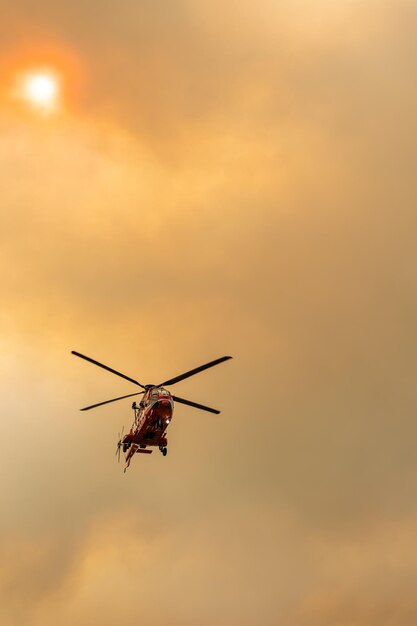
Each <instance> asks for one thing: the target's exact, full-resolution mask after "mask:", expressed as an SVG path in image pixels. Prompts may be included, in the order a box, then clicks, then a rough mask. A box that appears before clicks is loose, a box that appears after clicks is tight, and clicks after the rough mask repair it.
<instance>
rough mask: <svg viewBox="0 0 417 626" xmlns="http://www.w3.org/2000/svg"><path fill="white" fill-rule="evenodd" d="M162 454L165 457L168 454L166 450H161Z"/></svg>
mask: <svg viewBox="0 0 417 626" xmlns="http://www.w3.org/2000/svg"><path fill="white" fill-rule="evenodd" d="M162 454H163V455H164V456H166V455H167V454H168V448H162Z"/></svg>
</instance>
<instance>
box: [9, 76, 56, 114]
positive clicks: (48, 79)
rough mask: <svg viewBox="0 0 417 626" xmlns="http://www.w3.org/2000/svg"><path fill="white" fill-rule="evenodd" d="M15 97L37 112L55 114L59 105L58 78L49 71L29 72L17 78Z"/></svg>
mask: <svg viewBox="0 0 417 626" xmlns="http://www.w3.org/2000/svg"><path fill="white" fill-rule="evenodd" d="M16 95H17V96H18V97H19V99H21V100H23V101H24V102H26V103H27V104H29V105H31V106H32V107H33V108H34V109H37V110H38V111H39V112H42V113H53V112H56V111H57V110H58V108H59V105H60V96H61V81H60V78H59V76H58V75H57V74H56V73H55V72H53V71H51V70H34V71H29V72H27V73H25V74H22V75H21V76H19V79H18V85H17V89H16Z"/></svg>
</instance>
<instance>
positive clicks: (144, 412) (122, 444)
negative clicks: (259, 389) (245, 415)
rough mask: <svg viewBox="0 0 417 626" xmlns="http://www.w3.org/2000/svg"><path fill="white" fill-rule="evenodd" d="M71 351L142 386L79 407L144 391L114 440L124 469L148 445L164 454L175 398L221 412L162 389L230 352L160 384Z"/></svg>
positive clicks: (94, 405)
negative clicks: (147, 382) (129, 420)
mask: <svg viewBox="0 0 417 626" xmlns="http://www.w3.org/2000/svg"><path fill="white" fill-rule="evenodd" d="M72 354H75V356H78V357H80V358H81V359H84V360H85V361H89V362H90V363H93V364H94V365H98V367H102V368H103V369H105V370H107V371H108V372H111V373H112V374H116V376H120V377H121V378H124V379H125V380H128V381H129V382H131V383H134V384H135V385H138V386H139V387H142V389H143V391H138V392H136V393H129V394H128V395H126V396H119V397H118V398H112V399H111V400H105V401H104V402H98V403H97V404H92V405H90V406H86V407H84V408H83V409H80V410H81V411H88V410H90V409H94V408H96V407H97V406H102V405H103V404H109V403H110V402H116V401H117V400H123V399H124V398H131V397H132V396H138V395H142V394H143V398H142V400H141V401H140V403H139V405H137V404H136V402H133V404H132V409H133V412H134V416H135V417H134V421H133V424H132V427H131V429H130V432H129V433H127V434H126V435H125V436H123V431H122V433H121V435H120V436H119V441H118V443H117V448H116V455H117V456H118V459H119V460H120V450H121V449H123V452H124V453H125V455H126V457H125V458H126V466H125V469H124V471H126V470H127V468H128V467H129V465H130V461H131V460H132V457H133V455H134V454H135V453H141V454H151V453H152V450H150V449H149V448H151V447H155V446H158V448H159V450H160V451H161V453H162V454H163V456H166V455H167V452H168V448H167V445H168V441H167V436H166V431H167V428H168V426H169V424H170V423H171V420H172V415H173V412H174V401H175V402H180V403H181V404H187V405H188V406H193V407H195V408H196V409H202V410H203V411H209V412H210V413H216V414H219V413H220V411H218V410H217V409H211V408H210V407H208V406H204V405H203V404H197V403H196V402H191V400H184V398H179V397H178V396H173V395H171V393H170V392H169V391H168V390H167V389H165V387H166V386H168V385H174V384H175V383H178V382H180V380H184V379H185V378H189V377H190V376H194V374H198V373H199V372H202V371H203V370H206V369H208V368H209V367H213V366H214V365H218V364H219V363H223V361H227V360H228V359H231V358H232V357H231V356H222V357H220V358H219V359H216V360H215V361H210V363H205V365H200V367H196V368H195V369H193V370H190V371H189V372H185V373H184V374H180V375H179V376H175V377H174V378H170V379H169V380H166V381H164V382H163V383H160V384H159V385H142V383H140V382H139V381H137V380H135V379H134V378H130V376H125V374H122V373H121V372H118V371H117V370H114V369H113V368H111V367H108V366H107V365H103V363H99V362H98V361H95V360H94V359H91V358H90V357H88V356H85V355H84V354H80V353H79V352H75V351H74V350H72Z"/></svg>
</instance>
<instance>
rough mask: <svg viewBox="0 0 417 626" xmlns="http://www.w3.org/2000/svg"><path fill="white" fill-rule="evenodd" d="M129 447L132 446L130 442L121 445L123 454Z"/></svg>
mask: <svg viewBox="0 0 417 626" xmlns="http://www.w3.org/2000/svg"><path fill="white" fill-rule="evenodd" d="M131 445H132V444H131V442H130V441H128V442H127V443H124V444H123V452H127V451H128V450H129V448H130V446H131Z"/></svg>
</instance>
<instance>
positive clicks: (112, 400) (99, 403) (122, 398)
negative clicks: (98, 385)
mask: <svg viewBox="0 0 417 626" xmlns="http://www.w3.org/2000/svg"><path fill="white" fill-rule="evenodd" d="M142 393H145V392H144V391H138V392H137V393H129V394H128V395H127V396H120V397H119V398H112V399H111V400H105V401H104V402H97V404H92V405H91V406H85V407H84V408H83V409H80V411H88V410H89V409H95V408H96V406H102V405H103V404H109V403H110V402H116V401H117V400H124V399H125V398H131V397H132V396H140V395H141V394H142Z"/></svg>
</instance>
